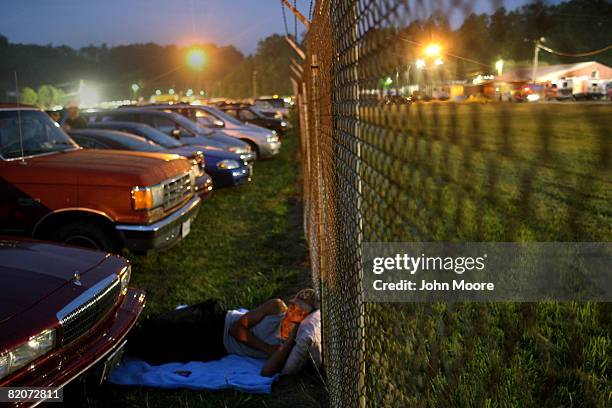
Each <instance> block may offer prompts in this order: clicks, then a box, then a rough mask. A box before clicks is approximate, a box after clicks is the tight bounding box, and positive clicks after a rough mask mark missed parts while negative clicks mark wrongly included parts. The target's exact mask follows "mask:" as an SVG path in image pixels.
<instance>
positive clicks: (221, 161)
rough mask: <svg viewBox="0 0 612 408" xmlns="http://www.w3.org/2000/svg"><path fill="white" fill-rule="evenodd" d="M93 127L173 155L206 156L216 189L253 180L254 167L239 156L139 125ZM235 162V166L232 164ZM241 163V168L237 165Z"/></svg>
mask: <svg viewBox="0 0 612 408" xmlns="http://www.w3.org/2000/svg"><path fill="white" fill-rule="evenodd" d="M93 126H95V127H96V128H100V129H114V130H119V131H122V132H127V133H132V134H134V135H138V136H142V137H144V138H145V139H147V140H149V141H151V142H153V143H156V144H158V145H160V146H162V147H164V148H166V149H168V150H169V151H172V152H176V153H177V154H181V155H183V156H188V155H189V154H190V152H196V153H199V152H200V151H203V152H204V163H205V171H206V174H209V175H210V176H211V177H212V179H213V185H214V188H215V189H216V188H220V187H232V186H237V185H240V184H244V183H246V182H248V181H250V180H251V177H252V176H253V165H252V164H249V163H247V162H244V161H243V160H242V159H241V158H240V156H239V155H237V154H235V153H230V152H226V151H223V150H221V149H216V148H211V147H205V146H197V145H187V144H184V143H181V142H179V141H177V140H176V139H173V138H171V137H170V136H168V135H166V134H165V133H162V132H160V131H159V130H157V129H154V128H152V127H151V126H148V125H145V124H142V123H135V122H102V123H95V124H94V125H93ZM228 161H231V162H233V163H230V162H228ZM236 163H237V164H236Z"/></svg>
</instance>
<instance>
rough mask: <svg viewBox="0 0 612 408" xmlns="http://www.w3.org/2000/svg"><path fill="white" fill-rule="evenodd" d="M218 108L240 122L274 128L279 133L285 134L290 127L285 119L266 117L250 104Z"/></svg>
mask: <svg viewBox="0 0 612 408" xmlns="http://www.w3.org/2000/svg"><path fill="white" fill-rule="evenodd" d="M220 109H221V110H222V111H223V112H225V113H227V114H228V115H230V116H233V117H234V118H236V119H238V120H239V121H241V122H245V123H249V124H254V125H257V126H261V127H265V128H267V129H271V130H274V131H276V133H278V134H279V135H283V134H285V132H286V131H287V130H289V129H290V128H291V126H290V124H289V122H287V121H286V120H283V119H276V118H271V117H267V116H266V115H264V114H262V113H261V112H259V111H258V110H257V109H256V108H254V107H253V106H250V105H224V106H222V107H220Z"/></svg>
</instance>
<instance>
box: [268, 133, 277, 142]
mask: <svg viewBox="0 0 612 408" xmlns="http://www.w3.org/2000/svg"><path fill="white" fill-rule="evenodd" d="M278 140H279V139H278V135H277V134H276V133H274V134H271V135H268V136H267V137H266V141H267V142H268V143H277V142H278Z"/></svg>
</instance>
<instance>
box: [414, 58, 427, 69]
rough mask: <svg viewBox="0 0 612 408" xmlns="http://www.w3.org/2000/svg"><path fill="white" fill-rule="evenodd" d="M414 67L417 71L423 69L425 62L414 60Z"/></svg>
mask: <svg viewBox="0 0 612 408" xmlns="http://www.w3.org/2000/svg"><path fill="white" fill-rule="evenodd" d="M416 67H417V69H422V68H425V60H422V59H418V60H416Z"/></svg>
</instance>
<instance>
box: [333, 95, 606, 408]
mask: <svg viewBox="0 0 612 408" xmlns="http://www.w3.org/2000/svg"><path fill="white" fill-rule="evenodd" d="M611 108H612V105H609V104H608V105H604V104H497V103H494V104H486V105H470V104H423V105H419V104H417V105H413V106H402V107H384V108H379V107H371V108H363V111H362V112H361V117H362V118H363V120H364V121H365V122H367V123H370V124H372V125H373V126H364V127H363V132H362V135H363V139H364V141H365V144H366V145H365V146H364V147H363V149H362V153H363V158H364V159H363V160H364V162H365V165H364V166H362V167H361V169H362V177H363V178H364V185H365V186H364V197H365V198H364V204H363V208H364V225H365V227H364V229H365V231H364V240H366V241H368V240H372V241H408V242H410V241H455V242H474V241H476V242H478V241H492V242H504V241H510V242H512V241H519V242H531V241H553V242H554V241H570V242H572V241H578V242H580V241H583V242H590V241H595V242H610V241H612V179H611V172H610V170H611V169H612V167H611V159H612V155H611V152H612V134H611V130H612V109H611ZM383 128H384V129H387V131H386V133H383V130H382V129H383ZM383 134H384V137H381V135H383ZM373 174H376V176H372V175H373ZM366 314H367V316H368V322H369V323H368V325H367V327H366V350H367V353H366V354H365V360H366V362H365V366H366V392H367V395H368V398H367V400H368V404H369V406H373V407H374V406H405V407H561V406H563V407H604V406H610V404H611V401H612V393H611V391H610V390H612V373H611V367H612V366H611V362H610V358H611V356H612V320H611V316H612V307H611V304H610V303H587V302H585V303H576V302H568V303H555V302H540V303H428V304H368V305H367V309H366ZM327 318H328V319H330V318H332V319H333V317H330V316H329V314H328V317H327ZM328 374H329V375H330V377H331V376H332V375H333V374H332V373H331V372H330V373H328Z"/></svg>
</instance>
